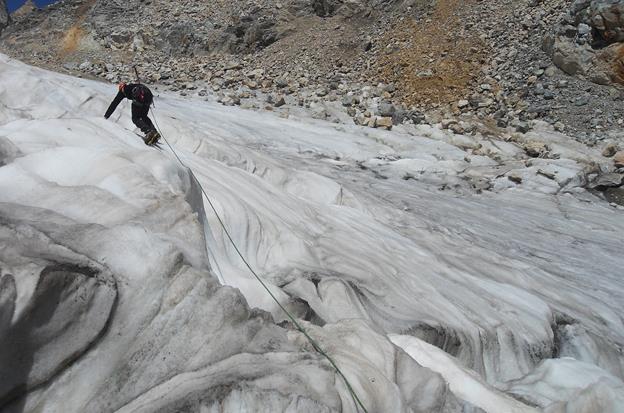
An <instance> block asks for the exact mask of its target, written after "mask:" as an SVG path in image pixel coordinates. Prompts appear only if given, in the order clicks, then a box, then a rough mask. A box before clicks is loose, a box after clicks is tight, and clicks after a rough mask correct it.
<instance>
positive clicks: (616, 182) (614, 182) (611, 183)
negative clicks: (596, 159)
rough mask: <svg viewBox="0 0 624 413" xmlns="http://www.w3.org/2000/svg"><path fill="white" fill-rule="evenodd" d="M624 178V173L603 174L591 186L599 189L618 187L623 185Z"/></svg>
mask: <svg viewBox="0 0 624 413" xmlns="http://www.w3.org/2000/svg"><path fill="white" fill-rule="evenodd" d="M623 179H624V175H620V174H616V173H608V174H602V175H600V176H599V177H598V178H596V180H594V181H593V182H592V183H591V184H590V185H589V188H590V189H596V190H598V191H604V190H605V189H607V188H617V187H619V186H622V180H623Z"/></svg>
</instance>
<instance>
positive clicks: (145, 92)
mask: <svg viewBox="0 0 624 413" xmlns="http://www.w3.org/2000/svg"><path fill="white" fill-rule="evenodd" d="M124 98H125V99H130V100H131V101H132V104H133V105H138V106H145V107H148V108H149V106H150V105H151V104H152V100H153V98H154V97H153V95H152V92H151V91H150V90H149V88H148V87H147V86H145V85H141V84H138V83H129V84H127V85H126V87H125V88H124V90H123V91H121V90H120V91H119V93H117V96H115V99H114V100H113V101H112V102H111V104H110V106H109V107H108V110H107V111H106V114H105V115H104V117H105V118H106V119H108V118H109V117H110V115H112V114H113V112H114V111H115V109H117V106H119V104H120V103H121V101H122V100H124Z"/></svg>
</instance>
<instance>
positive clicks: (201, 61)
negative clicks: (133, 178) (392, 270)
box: [0, 0, 624, 144]
mask: <svg viewBox="0 0 624 413" xmlns="http://www.w3.org/2000/svg"><path fill="white" fill-rule="evenodd" d="M622 7H624V6H622V4H621V2H619V1H618V2H613V1H601V2H594V3H590V2H588V1H576V2H573V3H571V2H570V1H566V0H545V1H534V0H521V1H491V0H488V1H467V2H463V1H457V0H440V1H437V2H431V1H427V0H401V1H399V0H394V1H380V0H357V1H349V2H344V1H338V0H314V1H302V0H280V1H277V0H254V1H243V0H237V1H228V2H220V1H216V2H210V4H207V3H197V2H193V1H170V0H153V1H149V2H145V1H142V0H131V1H106V2H105V1H95V0H64V1H60V2H58V3H57V4H55V5H53V6H50V7H48V8H46V9H45V10H42V11H34V12H30V13H22V15H21V16H19V18H16V19H15V20H16V22H15V24H14V25H13V26H11V28H9V29H8V31H7V32H6V33H5V34H4V35H3V36H2V38H1V39H0V40H1V42H2V50H4V51H5V52H7V53H9V54H12V55H13V56H16V57H19V58H21V59H23V60H26V61H29V62H32V63H35V64H38V65H41V66H45V67H49V68H53V69H55V70H62V71H69V72H72V73H77V72H82V73H85V74H88V75H92V76H98V77H103V78H106V79H108V80H111V81H117V80H118V79H121V78H123V79H129V78H133V77H134V73H133V70H132V65H135V64H136V65H137V66H138V68H139V70H140V73H141V76H142V78H143V79H144V80H145V81H148V82H150V83H156V84H161V85H162V86H164V87H166V88H168V89H171V90H178V91H180V93H182V94H200V96H207V95H211V94H213V93H214V95H215V96H216V98H217V99H218V100H219V101H221V102H223V103H224V104H226V105H242V106H244V107H247V108H261V109H266V108H268V109H270V110H278V111H280V112H282V113H284V116H288V114H289V113H290V112H291V111H292V110H293V109H295V108H297V107H302V108H308V109H310V110H312V111H313V112H314V113H315V116H316V117H317V118H323V119H328V120H332V121H341V119H342V117H340V116H335V115H334V114H333V110H332V107H342V111H343V112H346V113H347V114H348V115H349V117H351V118H352V121H354V122H356V123H358V124H362V125H369V126H372V127H383V128H390V127H392V126H393V125H396V124H399V123H402V122H410V123H411V122H415V123H421V122H427V123H436V122H439V121H440V120H441V119H443V118H444V117H449V116H452V117H455V118H460V119H461V120H465V121H478V122H481V123H483V122H485V123H489V124H491V125H492V126H493V127H495V128H501V132H502V131H504V130H505V129H507V128H511V129H519V130H523V129H526V128H527V127H530V126H531V121H532V120H534V119H541V120H545V121H546V122H548V123H550V124H551V125H553V126H554V127H555V128H557V129H558V130H561V131H565V132H566V133H567V134H568V135H571V136H573V137H575V138H577V139H579V140H580V141H583V142H586V143H589V144H595V143H596V142H597V141H598V140H602V139H606V138H613V133H614V130H617V129H620V128H621V127H622V125H623V124H624V104H623V102H624V100H623V99H624V92H623V91H622V88H621V84H622V77H621V70H622V69H621V68H622V67H623V65H624V63H623V62H622V56H623V53H622V43H621V40H622V39H621V37H622V36H621V32H622V22H621V20H620V18H619V17H618V16H621V11H622V10H621V8H622ZM41 36H45V37H46V38H47V39H48V41H47V42H46V43H45V45H43V44H42V43H41V42H40V41H39V39H40V37H41Z"/></svg>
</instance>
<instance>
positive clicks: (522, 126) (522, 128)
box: [516, 122, 531, 133]
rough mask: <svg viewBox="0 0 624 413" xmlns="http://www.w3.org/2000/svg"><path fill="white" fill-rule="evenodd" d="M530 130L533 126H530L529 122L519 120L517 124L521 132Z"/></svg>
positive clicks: (517, 129) (517, 128)
mask: <svg viewBox="0 0 624 413" xmlns="http://www.w3.org/2000/svg"><path fill="white" fill-rule="evenodd" d="M530 130H531V127H530V126H529V124H528V123H527V122H518V124H517V125H516V131H518V132H520V133H527V132H528V131H530Z"/></svg>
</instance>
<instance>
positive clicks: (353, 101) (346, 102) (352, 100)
mask: <svg viewBox="0 0 624 413" xmlns="http://www.w3.org/2000/svg"><path fill="white" fill-rule="evenodd" d="M359 103H360V98H359V97H358V96H355V95H345V96H343V98H342V106H346V107H349V106H355V105H358V104H359Z"/></svg>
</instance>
